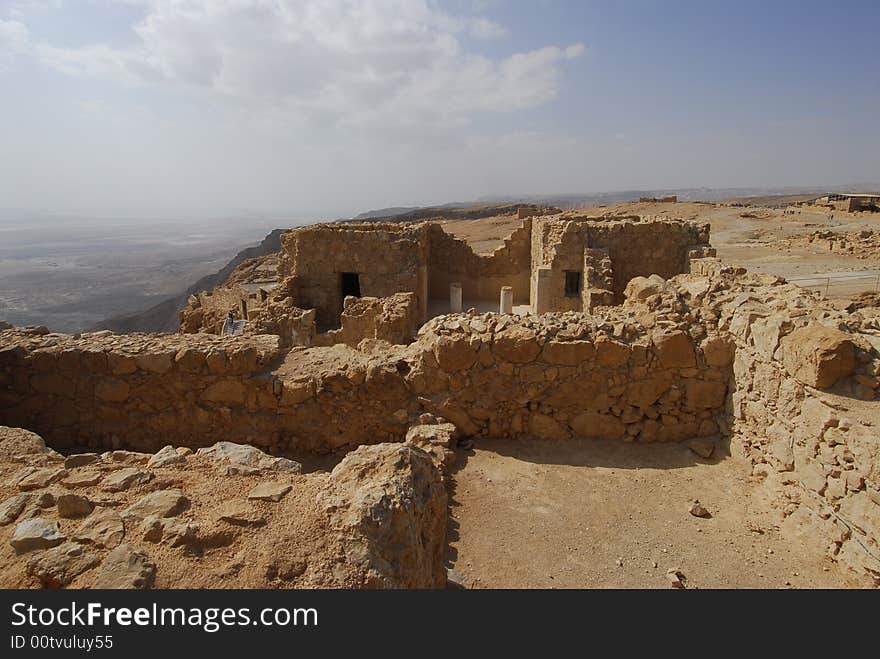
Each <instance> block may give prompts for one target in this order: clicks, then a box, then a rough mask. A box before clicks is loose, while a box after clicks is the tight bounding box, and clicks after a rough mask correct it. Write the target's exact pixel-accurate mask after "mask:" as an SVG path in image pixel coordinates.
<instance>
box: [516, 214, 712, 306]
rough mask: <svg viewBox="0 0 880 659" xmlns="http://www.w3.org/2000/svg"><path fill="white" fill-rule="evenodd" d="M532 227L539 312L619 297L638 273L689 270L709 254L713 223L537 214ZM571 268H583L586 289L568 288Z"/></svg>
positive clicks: (609, 301)
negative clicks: (537, 216)
mask: <svg viewBox="0 0 880 659" xmlns="http://www.w3.org/2000/svg"><path fill="white" fill-rule="evenodd" d="M532 226H533V229H532V253H531V268H532V281H531V288H532V305H533V307H534V309H535V311H536V312H537V313H546V312H548V311H587V310H590V309H593V308H595V307H596V306H600V305H605V304H614V303H620V302H621V301H622V300H623V292H624V290H625V289H626V285H627V284H628V283H629V281H630V280H632V279H633V278H635V277H639V276H643V277H646V276H648V275H652V274H657V275H659V276H661V277H663V278H669V277H673V276H675V275H678V274H682V273H686V272H689V269H690V259H691V258H693V257H702V256H708V255H710V254H711V248H710V247H709V244H708V243H709V225H708V224H696V223H693V222H683V221H680V220H673V219H669V218H662V217H653V216H646V217H638V216H633V217H625V218H618V217H609V218H601V217H599V218H597V217H590V216H579V215H570V214H564V215H562V216H554V217H548V218H536V219H535V220H534V221H533V225H532ZM566 272H580V273H582V279H581V286H582V288H581V291H579V292H578V293H576V294H573V293H572V292H569V293H568V294H567V293H566Z"/></svg>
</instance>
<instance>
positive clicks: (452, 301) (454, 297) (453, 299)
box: [449, 282, 461, 313]
mask: <svg viewBox="0 0 880 659" xmlns="http://www.w3.org/2000/svg"><path fill="white" fill-rule="evenodd" d="M449 311H450V312H451V313H461V284H460V283H458V282H453V283H451V284H449Z"/></svg>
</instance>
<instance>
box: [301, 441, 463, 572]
mask: <svg viewBox="0 0 880 659" xmlns="http://www.w3.org/2000/svg"><path fill="white" fill-rule="evenodd" d="M318 501H319V503H320V504H321V505H322V506H323V507H324V508H325V509H326V510H327V512H328V514H329V516H330V524H331V526H332V527H333V528H334V529H335V530H336V531H337V532H339V533H340V534H341V535H342V536H343V537H344V541H345V551H346V558H347V560H348V562H350V563H351V564H353V565H354V566H356V567H357V568H358V569H360V570H361V571H362V574H363V583H362V584H361V585H363V586H365V587H372V588H442V587H445V585H446V570H445V568H444V567H443V561H444V554H445V551H446V489H445V487H444V486H443V480H442V476H441V473H440V471H439V470H438V469H437V468H436V467H435V466H434V464H433V462H432V461H431V457H430V456H429V455H428V454H427V453H426V452H425V451H423V450H422V449H420V448H418V447H415V446H411V445H409V444H376V445H373V446H361V447H359V448H358V449H357V450H355V451H353V452H351V453H349V454H348V455H347V456H346V457H345V459H344V460H343V461H342V462H340V463H339V464H338V465H337V466H336V468H334V469H333V472H332V473H331V474H330V488H329V489H328V490H327V491H326V492H323V493H322V494H321V495H319V498H318Z"/></svg>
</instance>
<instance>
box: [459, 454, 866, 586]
mask: <svg viewBox="0 0 880 659" xmlns="http://www.w3.org/2000/svg"><path fill="white" fill-rule="evenodd" d="M750 473H751V470H750V469H749V467H748V465H747V464H746V463H745V462H744V461H743V460H741V459H739V458H737V457H732V456H730V455H729V454H728V453H727V451H726V450H723V449H719V450H716V456H715V457H713V458H712V459H709V460H704V459H702V458H699V457H698V456H696V455H695V454H694V453H692V452H691V451H690V450H689V449H688V448H687V447H686V446H685V445H684V444H672V445H638V446H636V445H632V444H617V443H610V442H563V443H559V442H537V441H506V440H504V441H498V440H496V441H484V442H481V443H479V445H478V446H477V447H476V448H475V450H473V451H470V452H468V454H465V453H462V452H459V459H458V462H457V464H456V466H455V471H454V474H453V477H452V483H451V506H450V515H451V517H450V520H449V522H450V528H449V539H450V545H449V552H448V567H450V568H452V569H453V570H454V571H455V572H456V573H458V574H459V575H461V577H462V578H463V579H464V581H465V583H466V584H467V586H468V587H472V588H670V587H671V585H670V581H669V579H668V577H667V574H666V573H667V570H669V569H673V568H675V569H680V570H681V572H682V573H683V574H684V575H685V576H686V586H687V587H688V588H791V587H793V588H841V587H855V586H858V585H860V584H859V583H858V582H857V581H855V577H854V576H853V575H852V574H851V573H848V572H846V571H845V570H844V569H842V568H840V567H838V566H837V565H836V564H835V563H833V562H832V561H830V560H829V559H827V558H825V556H824V547H823V546H822V545H821V544H820V543H819V540H817V539H813V538H811V537H810V535H809V534H806V538H804V537H803V534H801V533H798V532H797V529H795V528H792V524H793V522H792V521H791V518H789V520H788V521H786V522H785V523H783V522H782V520H783V517H782V515H781V512H780V511H778V510H776V509H774V507H773V503H772V499H771V498H770V496H769V493H767V492H766V491H765V490H764V486H763V485H760V484H758V483H755V482H753V481H752V480H751V479H750ZM693 499H699V500H700V502H701V503H702V504H703V505H704V506H705V508H707V509H708V511H709V512H710V513H711V515H712V517H711V518H707V519H703V518H698V517H694V516H693V515H691V514H690V512H689V508H690V504H691V502H692V500H693ZM861 585H863V584H861Z"/></svg>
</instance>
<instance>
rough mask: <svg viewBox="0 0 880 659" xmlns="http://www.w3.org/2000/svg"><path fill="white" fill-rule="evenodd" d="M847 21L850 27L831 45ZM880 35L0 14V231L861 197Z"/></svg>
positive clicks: (705, 14) (857, 26) (456, 6)
mask: <svg viewBox="0 0 880 659" xmlns="http://www.w3.org/2000/svg"><path fill="white" fill-rule="evenodd" d="M842 5H846V7H845V9H846V10H847V11H846V13H849V14H858V15H859V17H860V18H859V20H857V21H854V22H851V23H848V25H847V29H846V30H835V29H828V26H829V25H834V24H836V22H837V20H838V17H839V15H840V13H841V11H843V10H844V7H843V6H842ZM878 23H880V6H878V5H877V4H876V3H872V2H864V1H863V2H849V3H842V4H841V3H838V4H836V5H834V6H832V5H828V4H827V3H823V2H815V1H808V2H775V3H758V2H754V1H747V2H742V3H737V5H736V6H735V7H733V6H723V7H721V6H713V5H712V4H711V3H702V2H678V3H674V4H673V3H659V2H651V1H648V0H639V1H635V0H634V1H632V2H627V3H617V2H565V1H563V0H558V1H556V0H543V1H542V2H534V3H522V2H512V1H511V2H506V1H503V0H449V1H447V2H432V1H427V0H406V1H404V0H375V1H367V0H364V1H363V2H350V1H340V2H330V1H318V0H281V1H277V2H265V1H263V0H253V1H252V2H245V1H243V0H236V1H234V2H233V1H231V0H81V1H79V2H73V1H72V0H7V1H6V2H4V3H3V4H2V5H0V84H2V85H3V88H4V102H3V103H2V104H0V142H2V143H3V145H4V146H3V156H2V158H0V216H3V217H10V216H14V215H19V216H28V217H46V216H55V217H63V216H86V217H96V218H113V219H117V220H119V221H121V220H122V219H124V218H129V219H130V218H153V219H159V218H186V219H189V218H209V217H260V218H265V217H277V218H285V217H296V218H301V219H302V220H313V219H330V218H336V217H349V216H351V215H354V214H357V213H360V212H363V211H367V210H371V209H376V208H384V207H390V206H424V205H433V204H441V203H445V202H449V201H468V200H474V199H482V198H489V197H498V196H516V195H544V196H546V195H554V194H555V195H560V194H575V193H590V192H599V191H609V190H653V189H676V188H701V187H706V188H735V187H739V188H774V187H776V188H781V187H792V186H793V187H822V186H828V187H831V186H841V185H846V184H849V183H853V182H858V181H865V180H868V181H870V180H872V179H876V178H877V174H876V172H880V131H877V130H876V108H877V107H880V76H877V70H876V66H877V62H878V61H880V40H878V39H877V38H876V25H877V24H878Z"/></svg>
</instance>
